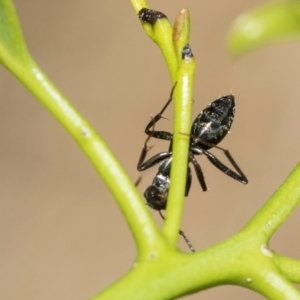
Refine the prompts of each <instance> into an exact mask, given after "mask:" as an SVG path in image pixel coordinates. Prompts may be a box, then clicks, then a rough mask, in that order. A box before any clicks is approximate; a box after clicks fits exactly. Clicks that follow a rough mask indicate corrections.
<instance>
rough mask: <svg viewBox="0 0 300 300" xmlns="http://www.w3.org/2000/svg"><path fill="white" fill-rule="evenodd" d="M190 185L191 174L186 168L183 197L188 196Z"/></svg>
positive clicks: (189, 169)
mask: <svg viewBox="0 0 300 300" xmlns="http://www.w3.org/2000/svg"><path fill="white" fill-rule="evenodd" d="M191 184H192V172H191V168H190V167H189V166H188V169H187V175H186V185H185V197H187V196H188V195H189V191H190V188H191Z"/></svg>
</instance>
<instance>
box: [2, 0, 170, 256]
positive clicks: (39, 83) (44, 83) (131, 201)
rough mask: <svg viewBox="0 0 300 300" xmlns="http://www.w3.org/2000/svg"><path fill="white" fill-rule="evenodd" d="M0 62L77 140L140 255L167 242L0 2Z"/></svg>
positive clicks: (9, 10)
mask: <svg viewBox="0 0 300 300" xmlns="http://www.w3.org/2000/svg"><path fill="white" fill-rule="evenodd" d="M0 28H1V30H0V61H1V63H2V64H3V65H4V66H5V67H6V68H7V69H8V70H9V71H10V72H11V73H12V74H13V75H14V76H15V77H16V78H17V79H19V80H20V82H21V83H22V84H23V85H24V86H25V87H26V88H27V89H28V90H29V91H30V92H31V93H32V94H33V95H34V96H35V97H36V98H37V99H38V100H39V101H40V102H41V103H42V104H43V105H44V106H45V108H47V109H48V111H49V112H51V114H53V116H54V117H55V118H56V119H57V120H58V121H59V122H60V123H61V125H62V126H63V127H64V128H65V129H66V130H67V132H68V133H69V134H70V135H71V136H72V137H73V138H74V140H75V141H76V142H77V143H78V145H79V146H80V148H81V149H82V150H83V152H84V153H85V155H86V156H87V157H88V159H89V160H90V162H91V163H92V164H93V166H94V167H95V169H96V170H97V172H98V173H99V175H100V176H101V178H102V179H103V180H104V182H105V184H106V185H107V187H108V188H109V190H110V191H111V193H112V195H113V196H114V197H115V199H116V201H117V203H118V205H119V207H120V209H121V211H122V213H123V215H124V216H125V218H126V220H127V223H128V225H129V227H130V229H131V231H132V233H133V236H134V239H135V241H136V243H137V246H138V249H139V250H140V255H141V254H147V255H149V253H150V252H151V250H153V249H156V251H159V249H160V248H164V244H165V242H164V241H163V239H162V235H161V234H160V233H159V231H158V230H157V227H156V225H155V223H154V222H153V219H152V218H151V217H150V214H149V212H148V209H147V208H146V206H145V204H144V201H143V199H142V197H141V196H140V195H139V193H138V191H137V189H136V188H135V186H134V184H133V183H132V181H131V180H130V178H129V177H128V175H127V174H126V173H125V171H124V169H123V167H122V166H121V165H120V163H119V162H118V160H117V159H116V157H115V156H114V154H113V153H112V152H111V150H110V149H109V148H108V146H107V144H106V143H105V142H104V141H103V140H102V138H101V137H100V136H99V135H98V134H97V133H96V131H95V130H94V129H93V127H92V126H91V125H90V124H89V123H88V122H87V121H86V120H85V119H84V118H83V117H82V116H81V115H80V114H79V112H77V111H76V109H75V108H74V107H73V106H72V105H71V103H70V102H69V101H68V100H67V98H66V97H65V96H64V95H63V94H62V93H61V92H60V91H59V90H58V89H57V88H56V87H55V86H54V84H53V83H52V82H51V81H50V80H49V78H47V76H46V75H45V74H44V73H43V71H42V70H41V69H40V68H39V67H38V65H37V64H36V63H35V62H34V60H33V59H32V58H31V56H30V54H29V52H28V51H27V47H26V44H25V42H24V40H23V36H22V32H21V29H20V26H19V22H18V19H17V15H16V12H15V9H14V6H13V4H12V3H11V1H9V0H1V1H0Z"/></svg>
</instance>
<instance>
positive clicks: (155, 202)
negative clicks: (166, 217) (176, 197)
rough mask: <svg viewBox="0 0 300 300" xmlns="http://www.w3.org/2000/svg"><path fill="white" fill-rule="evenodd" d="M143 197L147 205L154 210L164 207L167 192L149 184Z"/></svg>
mask: <svg viewBox="0 0 300 300" xmlns="http://www.w3.org/2000/svg"><path fill="white" fill-rule="evenodd" d="M144 197H145V199H146V200H147V205H149V206H150V207H151V208H153V209H155V210H163V209H166V206H167V197H168V193H162V192H160V191H159V189H158V188H157V187H156V186H153V185H151V186H149V187H148V188H147V189H146V191H145V193H144Z"/></svg>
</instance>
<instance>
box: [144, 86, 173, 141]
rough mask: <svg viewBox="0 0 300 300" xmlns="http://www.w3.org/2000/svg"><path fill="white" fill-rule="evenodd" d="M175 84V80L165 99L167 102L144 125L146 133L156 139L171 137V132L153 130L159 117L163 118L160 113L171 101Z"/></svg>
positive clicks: (168, 138) (170, 138)
mask: <svg viewBox="0 0 300 300" xmlns="http://www.w3.org/2000/svg"><path fill="white" fill-rule="evenodd" d="M176 84H177V82H176V83H175V84H174V86H173V88H172V90H171V93H170V98H169V100H168V101H167V103H166V104H165V106H164V107H163V108H162V110H161V111H160V112H159V113H158V114H157V115H155V116H154V117H153V118H151V121H150V122H149V123H148V125H147V126H146V128H145V133H146V134H148V135H149V136H152V137H154V138H156V139H161V140H168V141H170V140H172V138H173V134H172V133H170V132H167V131H155V130H154V126H155V124H156V123H157V122H158V121H159V120H160V119H161V118H163V116H162V115H163V113H164V111H165V110H166V109H167V107H168V106H169V104H170V103H171V101H172V99H173V92H174V89H175V87H176ZM152 127H153V128H152ZM151 128H152V130H151Z"/></svg>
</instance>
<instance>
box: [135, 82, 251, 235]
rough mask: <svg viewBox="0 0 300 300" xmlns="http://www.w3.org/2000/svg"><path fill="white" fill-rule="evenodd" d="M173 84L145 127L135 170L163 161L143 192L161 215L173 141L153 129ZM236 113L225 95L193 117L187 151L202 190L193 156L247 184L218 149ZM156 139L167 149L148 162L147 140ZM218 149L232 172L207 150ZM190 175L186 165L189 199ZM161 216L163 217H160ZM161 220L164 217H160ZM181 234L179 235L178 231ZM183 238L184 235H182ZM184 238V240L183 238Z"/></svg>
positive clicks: (171, 137)
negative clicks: (203, 156)
mask: <svg viewBox="0 0 300 300" xmlns="http://www.w3.org/2000/svg"><path fill="white" fill-rule="evenodd" d="M175 86H176V84H175V85H174V87H173V88H172V90H171V93H170V98H169V100H168V101H167V103H166V104H165V106H164V107H163V108H162V110H161V111H160V112H159V113H158V114H157V115H156V116H154V117H153V118H152V119H151V121H150V122H149V123H148V125H147V126H146V128H145V133H146V134H147V135H148V137H147V139H146V141H145V143H144V147H143V149H142V152H141V155H140V158H139V161H138V165H137V169H138V171H144V170H146V169H149V168H151V167H152V166H154V165H156V164H158V163H160V162H163V163H162V164H161V165H160V166H159V168H158V172H157V174H156V175H155V177H154V179H153V182H152V184H151V185H150V186H149V187H148V188H147V189H146V191H145V193H144V197H145V198H146V200H147V205H149V206H150V207H151V208H153V209H155V210H158V211H159V213H160V214H161V210H163V209H166V206H167V197H168V191H169V186H170V172H171V164H172V140H173V134H172V133H170V132H167V131H156V130H154V129H155V128H154V127H155V124H156V123H157V122H158V121H159V120H160V119H161V118H162V115H163V113H164V111H165V110H166V108H167V107H168V105H169V104H170V102H171V101H172V98H173V92H174V89H175ZM234 112H235V101H234V96H233V95H227V96H223V97H220V98H218V99H217V100H215V101H213V102H212V103H210V104H209V105H208V106H207V107H206V108H205V109H204V110H202V111H201V112H200V114H199V115H198V116H197V117H196V119H195V121H194V122H193V124H192V128H191V133H190V135H189V136H190V150H189V157H188V161H189V163H192V164H193V166H194V169H195V172H196V175H197V178H198V181H199V183H200V185H201V188H202V190H203V191H207V186H206V183H205V180H204V175H203V172H202V170H201V167H200V165H199V164H198V162H197V160H196V158H195V155H201V154H204V155H205V156H206V157H207V158H208V160H209V161H210V162H211V163H212V164H213V165H214V166H215V167H217V168H218V169H219V170H220V171H222V172H223V173H225V174H226V175H228V176H230V177H232V178H233V179H235V180H237V181H239V182H241V183H244V184H247V183H248V180H247V178H246V176H245V175H244V174H243V172H242V171H241V169H240V168H239V166H238V165H237V164H236V162H235V161H234V159H233V158H232V156H231V155H230V153H229V151H228V150H225V149H223V148H221V147H218V146H217V144H219V143H220V142H221V141H222V140H223V138H224V137H225V136H226V135H227V133H228V132H229V130H230V127H231V125H232V122H233V118H234ZM152 137H153V138H157V139H162V140H167V141H170V145H169V150H168V151H166V152H160V153H158V154H156V155H154V156H153V157H151V158H149V159H148V160H147V161H145V159H146V155H147V152H148V151H149V149H150V148H149V147H148V145H147V143H148V141H149V140H150V138H152ZM213 147H214V148H217V149H219V150H221V151H223V152H224V154H225V156H226V157H227V159H228V160H229V161H230V163H231V164H232V166H233V167H234V169H235V170H236V171H237V173H236V172H234V171H232V170H231V169H229V168H228V167H227V166H225V165H224V164H223V163H222V162H221V161H220V160H219V159H218V158H216V157H215V156H214V155H213V154H212V153H211V152H209V151H208V150H209V149H211V148H213ZM191 182H192V175H191V169H190V167H189V166H188V170H187V178H186V189H185V196H188V194H189V190H190V187H191ZM161 216H162V214H161ZM162 217H163V216H162ZM180 234H181V232H180ZM184 238H185V236H184ZM185 239H186V238H185Z"/></svg>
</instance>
